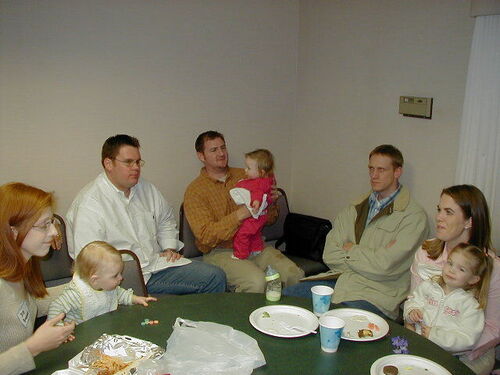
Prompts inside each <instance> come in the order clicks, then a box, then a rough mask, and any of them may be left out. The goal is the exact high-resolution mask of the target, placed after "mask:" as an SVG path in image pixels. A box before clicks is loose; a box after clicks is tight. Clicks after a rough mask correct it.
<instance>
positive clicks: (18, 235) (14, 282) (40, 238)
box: [0, 183, 75, 374]
mask: <svg viewBox="0 0 500 375" xmlns="http://www.w3.org/2000/svg"><path fill="white" fill-rule="evenodd" d="M52 208H53V197H52V194H50V193H47V192H45V191H43V190H40V189H37V188H35V187H32V186H28V185H25V184H22V183H9V184H5V185H2V186H0V301H2V303H1V304H0V330H1V332H2V340H1V341H0V363H1V369H2V374H21V373H24V372H27V371H30V370H32V369H34V368H35V362H34V359H33V358H34V357H35V356H36V355H38V354H39V353H41V352H45V351H48V350H51V349H54V348H57V347H58V346H59V345H61V343H63V342H64V341H66V340H68V338H70V337H71V333H72V331H73V329H74V327H75V325H74V323H72V324H69V325H65V326H64V325H56V324H57V323H59V322H60V321H61V320H62V318H63V317H64V315H63V314H60V315H59V316H57V317H55V318H54V319H51V320H48V321H46V322H45V323H44V324H42V325H41V326H40V327H39V328H38V329H37V330H36V331H35V332H33V329H34V324H35V318H36V317H37V312H38V315H39V316H42V315H46V313H47V310H46V309H47V303H46V302H45V303H42V302H41V301H42V299H43V298H44V297H47V296H48V293H47V290H46V288H45V285H44V283H43V279H42V275H41V271H40V265H39V263H38V262H39V259H38V258H39V257H43V256H44V255H45V254H47V252H48V251H49V248H50V245H51V243H52V241H53V240H54V237H55V236H56V235H57V230H56V228H55V227H54V219H53V216H52Z"/></svg>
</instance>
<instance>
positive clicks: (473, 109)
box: [455, 15, 500, 252]
mask: <svg viewBox="0 0 500 375" xmlns="http://www.w3.org/2000/svg"><path fill="white" fill-rule="evenodd" d="M499 170H500V15H492V16H479V17H476V21H475V25H474V34H473V38H472V47H471V54H470V60H469V69H468V74H467V84H466V88H465V100H464V108H463V115H462V128H461V132H460V148H459V154H458V164H457V172H456V177H455V180H456V183H457V184H464V183H466V184H472V185H475V186H477V187H478V188H480V189H481V190H482V192H483V193H484V195H485V197H486V199H487V201H488V204H489V207H490V210H491V212H490V213H491V216H492V223H493V231H492V232H493V238H492V240H493V245H494V247H496V248H497V249H499V248H500V179H499V178H498V172H499ZM497 252H498V251H497Z"/></svg>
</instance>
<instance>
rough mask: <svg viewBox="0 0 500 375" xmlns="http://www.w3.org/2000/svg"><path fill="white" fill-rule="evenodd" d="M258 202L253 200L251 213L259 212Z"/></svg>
mask: <svg viewBox="0 0 500 375" xmlns="http://www.w3.org/2000/svg"><path fill="white" fill-rule="evenodd" d="M259 207H260V202H259V201H258V200H254V201H253V202H252V213H254V214H256V213H257V212H259Z"/></svg>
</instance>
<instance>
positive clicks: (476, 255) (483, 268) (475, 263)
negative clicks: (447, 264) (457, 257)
mask: <svg viewBox="0 0 500 375" xmlns="http://www.w3.org/2000/svg"><path fill="white" fill-rule="evenodd" d="M453 253H461V254H463V255H464V256H465V257H466V258H467V259H468V260H469V261H471V263H472V269H471V270H472V273H473V274H474V275H475V276H479V281H478V282H477V283H475V284H473V285H467V286H466V287H465V288H464V290H471V291H472V292H473V293H474V297H476V299H477V300H478V302H479V308H480V309H485V308H486V305H487V302H488V290H489V287H490V279H491V272H492V269H493V260H492V259H491V257H490V256H489V255H488V253H487V252H486V251H484V250H481V249H480V248H479V247H477V246H473V245H468V244H466V243H461V244H458V245H457V246H455V247H454V248H453V250H451V252H450V254H449V255H448V258H449V257H450V256H451V254H453ZM437 281H438V282H439V284H440V285H441V286H443V285H444V280H443V276H438V280H437Z"/></svg>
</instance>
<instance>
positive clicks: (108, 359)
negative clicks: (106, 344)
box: [90, 353, 130, 375]
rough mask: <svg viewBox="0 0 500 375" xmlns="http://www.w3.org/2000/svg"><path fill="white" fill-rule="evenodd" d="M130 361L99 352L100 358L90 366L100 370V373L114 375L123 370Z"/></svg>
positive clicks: (101, 374) (99, 374)
mask: <svg viewBox="0 0 500 375" xmlns="http://www.w3.org/2000/svg"><path fill="white" fill-rule="evenodd" d="M129 364H130V363H129V362H123V361H122V360H121V359H120V358H118V357H112V356H109V355H106V354H104V353H99V358H98V359H96V360H95V361H94V362H92V364H91V365H90V368H93V369H96V370H98V373H97V374H98V375H114V374H116V373H117V372H118V371H120V370H123V369H124V368H125V367H127V366H128V365H129Z"/></svg>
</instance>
